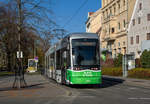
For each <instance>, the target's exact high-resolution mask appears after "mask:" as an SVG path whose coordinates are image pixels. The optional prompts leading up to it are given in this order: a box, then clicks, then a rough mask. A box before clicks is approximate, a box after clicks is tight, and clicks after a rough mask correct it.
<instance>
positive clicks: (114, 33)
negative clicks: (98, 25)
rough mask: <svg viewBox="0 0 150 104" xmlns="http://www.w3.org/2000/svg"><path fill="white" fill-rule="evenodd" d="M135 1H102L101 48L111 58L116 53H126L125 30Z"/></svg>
mask: <svg viewBox="0 0 150 104" xmlns="http://www.w3.org/2000/svg"><path fill="white" fill-rule="evenodd" d="M135 1H136V0H102V8H101V12H102V17H103V18H102V33H101V44H102V46H101V47H102V48H105V49H107V50H108V51H109V52H110V53H111V54H112V58H115V57H116V56H117V54H118V53H121V54H126V53H127V45H128V44H127V43H128V42H127V28H128V25H129V22H130V20H131V16H132V13H133V9H134V6H135Z"/></svg>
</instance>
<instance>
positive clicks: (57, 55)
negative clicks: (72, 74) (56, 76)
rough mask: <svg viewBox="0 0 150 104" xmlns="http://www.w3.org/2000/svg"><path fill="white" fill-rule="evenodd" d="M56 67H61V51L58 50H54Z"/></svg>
mask: <svg viewBox="0 0 150 104" xmlns="http://www.w3.org/2000/svg"><path fill="white" fill-rule="evenodd" d="M56 69H57V70H60V69H61V51H60V50H58V51H57V52H56Z"/></svg>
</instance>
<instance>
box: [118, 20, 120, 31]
mask: <svg viewBox="0 0 150 104" xmlns="http://www.w3.org/2000/svg"><path fill="white" fill-rule="evenodd" d="M118 29H119V30H120V22H119V23H118Z"/></svg>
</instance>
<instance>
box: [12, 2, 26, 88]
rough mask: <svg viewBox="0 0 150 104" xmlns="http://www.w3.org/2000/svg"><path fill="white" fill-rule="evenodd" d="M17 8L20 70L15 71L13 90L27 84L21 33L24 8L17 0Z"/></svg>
mask: <svg viewBox="0 0 150 104" xmlns="http://www.w3.org/2000/svg"><path fill="white" fill-rule="evenodd" d="M17 6H18V43H19V44H18V52H17V58H18V62H17V63H18V68H17V67H16V68H17V69H15V70H16V71H15V81H14V83H13V88H19V89H20V88H21V87H25V86H26V85H27V84H26V82H25V79H24V69H23V66H22V58H23V53H22V52H21V44H20V43H21V33H22V21H23V20H22V6H21V0H17Z"/></svg>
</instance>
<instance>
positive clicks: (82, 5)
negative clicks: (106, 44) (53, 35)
mask: <svg viewBox="0 0 150 104" xmlns="http://www.w3.org/2000/svg"><path fill="white" fill-rule="evenodd" d="M87 2H88V0H85V1H84V2H83V3H82V4H81V6H80V7H79V8H78V9H77V10H76V12H75V13H74V14H73V15H72V16H71V18H70V19H69V20H68V21H67V22H66V23H65V24H64V26H63V28H64V27H66V25H67V24H69V23H70V22H71V21H72V20H73V18H74V17H75V16H76V15H77V14H78V13H79V11H80V9H81V8H82V7H84V5H85V4H86V3H87Z"/></svg>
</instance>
